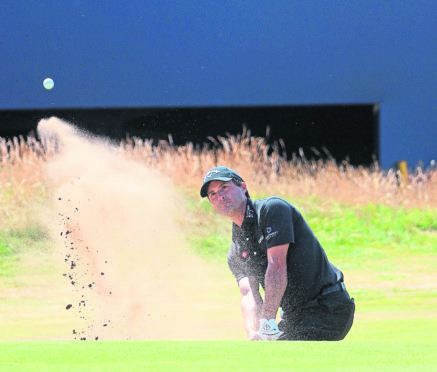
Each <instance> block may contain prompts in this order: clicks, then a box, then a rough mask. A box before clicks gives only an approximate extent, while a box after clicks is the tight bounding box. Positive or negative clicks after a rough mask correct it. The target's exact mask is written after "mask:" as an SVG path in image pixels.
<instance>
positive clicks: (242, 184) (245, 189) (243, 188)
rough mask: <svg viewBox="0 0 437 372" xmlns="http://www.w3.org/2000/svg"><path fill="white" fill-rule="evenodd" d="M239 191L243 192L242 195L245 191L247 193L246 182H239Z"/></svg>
mask: <svg viewBox="0 0 437 372" xmlns="http://www.w3.org/2000/svg"><path fill="white" fill-rule="evenodd" d="M240 187H241V190H242V191H243V194H245V193H246V191H247V186H246V182H241V186H240Z"/></svg>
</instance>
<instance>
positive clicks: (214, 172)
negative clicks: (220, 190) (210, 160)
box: [200, 166, 244, 198]
mask: <svg viewBox="0 0 437 372" xmlns="http://www.w3.org/2000/svg"><path fill="white" fill-rule="evenodd" d="M232 179H235V180H238V181H240V182H244V180H243V179H242V178H241V177H240V176H239V175H238V173H237V172H235V171H234V170H233V169H231V168H228V167H224V166H219V167H214V168H211V169H210V170H209V171H208V172H207V173H206V175H205V178H204V179H203V185H202V188H201V189H200V196H201V197H202V198H204V197H205V196H207V195H208V185H209V183H210V182H211V181H224V182H228V181H230V180H232Z"/></svg>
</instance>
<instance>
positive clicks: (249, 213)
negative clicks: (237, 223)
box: [241, 198, 256, 228]
mask: <svg viewBox="0 0 437 372" xmlns="http://www.w3.org/2000/svg"><path fill="white" fill-rule="evenodd" d="M255 221H256V214H255V208H254V207H253V203H252V200H250V199H249V198H247V203H246V212H245V213H244V220H243V223H242V224H241V228H243V227H244V226H245V225H248V224H253V223H255Z"/></svg>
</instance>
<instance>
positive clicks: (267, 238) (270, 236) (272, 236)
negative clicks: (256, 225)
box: [266, 227, 279, 241]
mask: <svg viewBox="0 0 437 372" xmlns="http://www.w3.org/2000/svg"><path fill="white" fill-rule="evenodd" d="M278 234H279V231H274V232H272V228H271V227H267V236H266V240H267V241H269V240H270V239H273V238H274V237H275V236H276V235H278Z"/></svg>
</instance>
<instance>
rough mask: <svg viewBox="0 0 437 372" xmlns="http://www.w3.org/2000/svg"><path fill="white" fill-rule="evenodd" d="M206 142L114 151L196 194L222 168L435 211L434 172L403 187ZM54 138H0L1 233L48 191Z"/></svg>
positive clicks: (343, 168) (234, 141)
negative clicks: (208, 175)
mask: <svg viewBox="0 0 437 372" xmlns="http://www.w3.org/2000/svg"><path fill="white" fill-rule="evenodd" d="M209 140H210V143H209V144H204V145H203V146H195V145H193V144H192V143H188V144H186V145H185V146H175V145H173V144H172V141H171V137H170V138H169V141H161V142H160V143H159V144H157V145H153V141H152V140H147V139H146V140H142V139H139V138H130V139H127V140H126V141H123V142H122V143H121V144H120V147H119V148H118V149H117V150H118V151H119V152H121V154H122V155H124V156H128V157H129V158H131V159H135V160H136V161H138V162H141V163H143V164H145V165H146V166H148V167H150V168H154V169H157V170H159V171H160V172H161V173H163V174H165V175H167V176H168V177H170V178H171V179H172V180H173V181H174V183H175V185H177V187H180V188H181V189H182V190H183V191H184V192H187V193H192V195H195V194H198V190H199V187H200V184H201V182H202V178H203V176H204V174H205V173H206V171H207V170H208V169H209V168H211V167H213V166H215V165H227V166H229V167H231V168H233V169H235V170H237V171H238V172H239V173H240V174H241V176H242V177H243V178H244V179H245V180H246V182H247V184H248V188H249V191H251V192H252V193H256V194H258V195H260V194H261V195H262V194H265V193H268V194H276V195H283V196H287V197H289V198H306V197H316V198H318V199H320V200H321V201H330V200H334V201H338V202H341V203H348V204H353V205H366V204H368V203H373V204H383V205H388V206H403V207H406V208H437V169H436V168H435V167H434V168H429V169H427V170H424V169H421V168H416V169H415V170H414V171H413V172H411V173H410V174H409V178H408V183H407V184H402V183H400V181H399V180H400V177H399V174H397V172H396V171H394V170H389V171H384V170H382V169H380V167H379V166H378V164H377V163H375V164H374V165H373V166H372V167H370V168H365V167H354V166H352V165H350V164H348V163H347V162H342V163H340V164H337V163H336V162H335V161H334V160H333V159H331V160H327V161H322V160H319V161H312V160H308V159H306V158H305V156H304V154H303V153H301V154H299V156H296V155H293V157H292V159H291V160H287V157H286V155H285V151H284V148H283V146H281V144H279V145H274V146H272V147H271V146H269V145H267V144H266V141H265V139H263V138H259V137H253V136H251V134H250V131H246V130H245V131H243V133H242V134H240V135H237V136H231V135H228V136H226V137H217V138H209ZM56 149H57V144H56V141H55V140H54V139H52V140H50V139H48V140H46V141H45V142H43V143H41V142H38V141H37V140H36V139H35V137H33V136H29V137H27V138H24V137H18V138H17V137H16V138H14V139H12V140H5V139H3V138H0V228H1V227H3V228H4V227H8V226H16V225H17V224H22V223H26V222H27V219H28V210H29V208H30V207H31V206H32V205H34V204H35V203H38V202H41V201H43V200H44V199H45V198H46V197H47V193H48V192H49V184H48V180H46V179H45V178H44V172H43V165H44V163H45V162H46V161H47V160H48V159H50V158H51V157H53V156H55V155H56Z"/></svg>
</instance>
